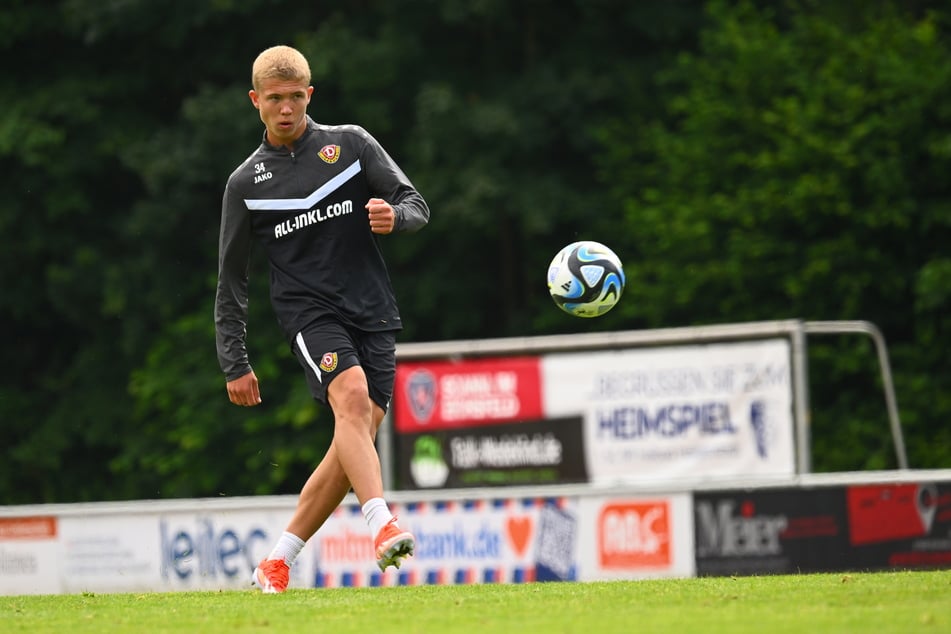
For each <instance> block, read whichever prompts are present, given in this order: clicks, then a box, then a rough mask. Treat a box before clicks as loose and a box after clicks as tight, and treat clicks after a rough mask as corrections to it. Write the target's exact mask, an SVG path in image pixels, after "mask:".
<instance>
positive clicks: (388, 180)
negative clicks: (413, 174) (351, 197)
mask: <svg viewBox="0 0 951 634" xmlns="http://www.w3.org/2000/svg"><path fill="white" fill-rule="evenodd" d="M361 131H362V133H363V134H364V135H365V137H366V139H367V141H368V145H367V148H368V151H367V153H366V156H365V158H366V160H367V168H366V169H367V183H368V184H369V186H370V192H371V193H372V194H374V195H377V196H379V197H380V198H382V199H383V200H385V201H387V202H388V203H390V204H391V205H393V210H394V211H395V212H396V231H407V232H411V231H417V230H419V229H421V228H422V227H424V226H425V225H426V223H428V222H429V206H428V205H427V204H426V201H425V200H424V199H423V197H422V195H420V193H419V192H418V191H416V188H415V187H414V186H413V183H412V182H410V180H409V178H407V176H406V174H404V173H403V170H401V169H400V168H399V166H398V165H397V164H396V162H395V161H394V160H393V159H392V158H391V157H390V155H389V154H387V152H386V150H384V149H383V147H382V146H381V145H380V144H379V143H378V142H377V141H376V139H374V138H373V137H372V136H371V135H370V134H369V133H368V132H366V131H365V130H362V129H361Z"/></svg>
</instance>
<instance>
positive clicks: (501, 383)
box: [393, 357, 544, 433]
mask: <svg viewBox="0 0 951 634" xmlns="http://www.w3.org/2000/svg"><path fill="white" fill-rule="evenodd" d="M393 411H394V421H395V424H396V430H397V431H398V432H400V433H419V432H426V431H434V430H439V429H453V428H458V427H473V426H477V425H493V424H498V423H505V422H512V421H518V420H539V419H542V418H544V416H543V414H542V397H541V370H540V364H539V359H538V357H497V358H488V359H467V360H460V361H441V360H439V361H424V362H416V363H399V364H397V366H396V385H395V388H394V399H393Z"/></svg>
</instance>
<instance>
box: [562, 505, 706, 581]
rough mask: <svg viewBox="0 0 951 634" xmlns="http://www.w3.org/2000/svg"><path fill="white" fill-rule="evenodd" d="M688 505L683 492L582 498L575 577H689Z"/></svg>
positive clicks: (691, 561) (692, 567) (690, 530)
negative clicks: (578, 570)
mask: <svg viewBox="0 0 951 634" xmlns="http://www.w3.org/2000/svg"><path fill="white" fill-rule="evenodd" d="M692 509H693V506H692V504H691V496H690V494H688V493H681V494H675V495H664V496H624V497H620V496H614V497H604V496H592V497H582V498H581V500H580V506H579V515H580V516H581V517H583V518H584V521H582V522H581V523H580V528H579V531H578V542H579V544H580V553H579V566H580V572H579V579H580V580H581V581H603V580H615V579H645V578H653V577H691V576H693V575H694V571H695V569H696V565H695V562H694V556H693V553H694V548H693V544H694V541H693V530H694V529H693V515H692Z"/></svg>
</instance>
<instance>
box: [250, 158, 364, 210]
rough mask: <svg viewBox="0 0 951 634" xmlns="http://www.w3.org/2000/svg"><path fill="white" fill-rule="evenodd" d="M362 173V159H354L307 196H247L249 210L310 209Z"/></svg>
mask: <svg viewBox="0 0 951 634" xmlns="http://www.w3.org/2000/svg"><path fill="white" fill-rule="evenodd" d="M359 173H360V161H354V162H353V163H352V164H351V165H350V166H349V167H348V168H347V169H345V170H344V171H342V172H340V173H339V174H337V175H336V176H334V177H333V178H331V179H330V180H329V181H327V182H326V183H324V184H323V185H321V186H320V187H318V188H317V189H315V190H314V193H313V194H311V195H310V196H308V197H307V198H245V199H244V204H245V205H247V206H248V210H249V211H293V210H296V209H310V208H311V207H313V206H314V205H315V204H316V203H317V201H319V200H321V199H323V198H326V197H327V196H329V195H330V194H332V193H333V192H334V191H336V190H337V189H338V188H339V187H340V186H341V185H343V184H344V183H346V182H347V181H348V180H350V179H351V178H353V177H354V176H356V175H357V174H359Z"/></svg>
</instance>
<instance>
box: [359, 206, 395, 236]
mask: <svg viewBox="0 0 951 634" xmlns="http://www.w3.org/2000/svg"><path fill="white" fill-rule="evenodd" d="M366 208H367V212H369V217H370V231H372V232H373V233H383V234H385V233H392V232H393V229H394V228H395V227H396V212H395V211H393V206H392V205H391V204H390V203H388V202H386V201H385V200H383V199H382V198H371V199H370V200H369V202H367V204H366Z"/></svg>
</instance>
